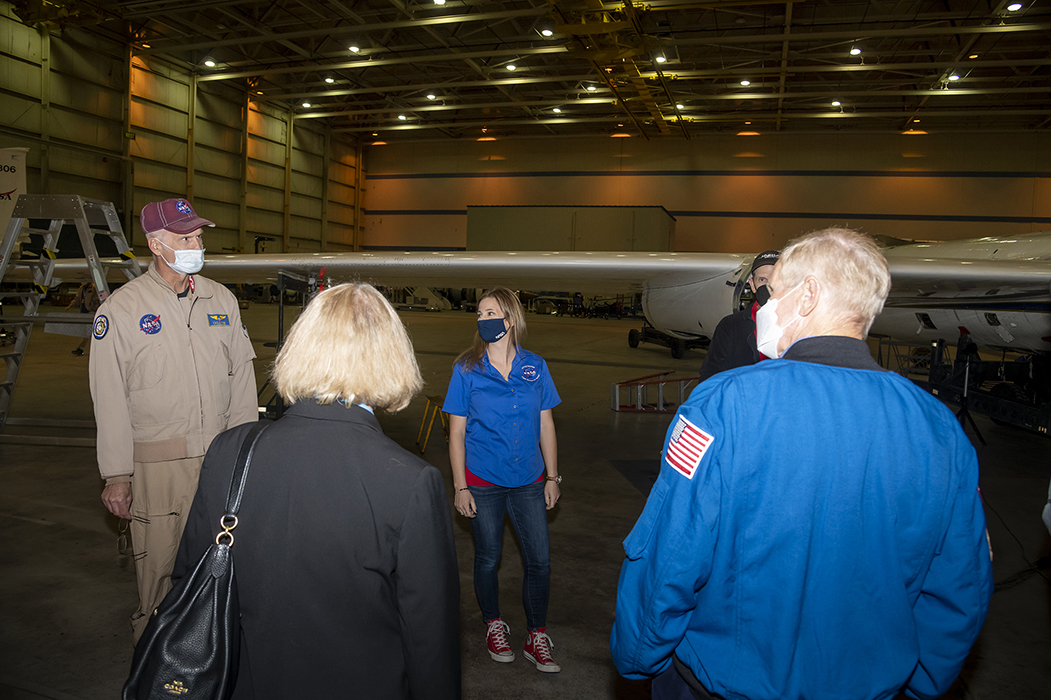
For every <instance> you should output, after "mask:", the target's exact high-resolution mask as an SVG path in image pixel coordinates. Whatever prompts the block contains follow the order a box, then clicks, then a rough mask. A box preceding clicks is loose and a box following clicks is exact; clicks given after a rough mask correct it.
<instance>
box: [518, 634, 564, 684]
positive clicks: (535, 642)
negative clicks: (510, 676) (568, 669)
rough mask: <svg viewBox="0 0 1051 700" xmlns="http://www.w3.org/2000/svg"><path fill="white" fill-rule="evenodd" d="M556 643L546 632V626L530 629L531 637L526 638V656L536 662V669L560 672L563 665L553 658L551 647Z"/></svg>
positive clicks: (543, 671)
mask: <svg viewBox="0 0 1051 700" xmlns="http://www.w3.org/2000/svg"><path fill="white" fill-rule="evenodd" d="M554 648H555V643H554V642H552V641H551V637H548V636H547V634H546V633H545V632H544V628H543V627H541V628H540V629H535V630H529V639H527V640H526V645H525V656H526V658H527V659H529V660H530V661H532V662H533V663H534V664H536V670H537V671H540V672H541V673H558V672H559V671H561V670H562V667H561V666H559V665H558V664H556V663H555V660H554V659H552V658H551V649H554Z"/></svg>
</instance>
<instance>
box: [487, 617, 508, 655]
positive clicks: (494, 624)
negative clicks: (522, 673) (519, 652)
mask: <svg viewBox="0 0 1051 700" xmlns="http://www.w3.org/2000/svg"><path fill="white" fill-rule="evenodd" d="M486 625H488V629H487V630H486V632H485V643H486V646H488V647H489V656H491V657H493V661H497V662H499V663H502V664H509V663H511V662H512V661H514V660H515V653H514V652H513V651H511V645H510V644H508V642H507V634H508V632H510V631H511V628H509V627H508V626H507V623H506V622H504V621H503V620H501V619H500V618H496V619H495V620H490V621H489V622H487V623H486Z"/></svg>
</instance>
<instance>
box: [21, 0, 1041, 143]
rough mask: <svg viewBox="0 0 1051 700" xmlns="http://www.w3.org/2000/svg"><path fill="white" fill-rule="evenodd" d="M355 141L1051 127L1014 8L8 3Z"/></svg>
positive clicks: (1028, 30) (383, 0) (727, 3)
mask: <svg viewBox="0 0 1051 700" xmlns="http://www.w3.org/2000/svg"><path fill="white" fill-rule="evenodd" d="M14 5H15V8H16V13H17V14H18V15H19V16H20V17H21V18H22V19H23V21H25V22H27V23H30V24H33V23H42V22H47V23H50V24H52V25H58V26H65V25H79V26H88V27H90V28H92V30H93V31H99V32H104V33H107V34H110V35H119V36H120V37H122V38H123V39H125V40H126V41H128V42H129V43H130V44H131V46H132V53H133V56H142V57H147V56H148V57H153V58H160V59H163V60H165V61H169V62H171V63H173V64H176V65H179V66H182V67H184V68H186V69H188V70H190V71H193V72H196V73H197V75H198V81H199V82H210V81H224V82H227V83H229V84H232V85H236V86H238V87H239V88H240V89H245V90H248V91H250V94H251V97H252V99H254V100H257V101H266V102H271V103H274V104H277V105H280V106H282V107H283V108H286V109H290V110H294V112H295V115H296V119H297V120H299V119H318V120H324V121H325V122H327V123H328V125H329V126H331V128H332V129H333V131H335V132H342V133H347V134H348V135H351V136H357V137H360V138H361V139H362V140H363V141H365V142H369V141H373V140H378V139H383V140H385V141H388V142H392V141H398V140H421V139H436V138H438V139H441V138H461V139H463V138H471V139H476V138H500V137H508V136H517V137H564V136H575V135H601V134H608V135H611V136H612V135H615V134H616V135H626V136H632V137H636V138H638V137H642V138H646V139H655V138H661V137H676V138H691V137H695V136H698V135H701V134H704V133H706V132H723V133H738V132H759V133H764V134H767V133H777V132H784V133H801V132H808V133H822V132H832V131H847V132H881V133H892V132H903V131H910V130H912V131H914V132H919V131H927V132H935V131H938V132H945V131H958V132H963V131H974V130H993V131H1029V130H1043V129H1047V128H1049V126H1051V50H1049V47H1051V7H1049V4H1048V3H1046V2H1038V1H1037V0H1027V1H1025V2H1010V1H1007V0H1005V1H1000V0H991V1H990V0H962V1H956V0H943V1H940V2H934V1H920V2H896V1H886V2H881V1H879V0H869V1H863V0H801V1H799V2H775V1H773V0H769V1H765V2H764V1H760V2H738V1H736V0H714V1H712V2H685V1H683V0H649V1H648V2H644V3H639V2H631V1H623V2H602V1H601V0H580V1H570V0H547V1H545V0H519V1H511V2H482V1H478V0H446V1H445V2H443V3H441V4H439V3H437V2H434V0H418V1H414V0H365V1H359V2H353V1H351V0H265V1H258V0H120V1H112V0H95V1H90V0H79V1H78V0H70V1H66V2H63V1H61V0H56V1H50V0H49V1H43V0H22V1H19V2H15V3H14Z"/></svg>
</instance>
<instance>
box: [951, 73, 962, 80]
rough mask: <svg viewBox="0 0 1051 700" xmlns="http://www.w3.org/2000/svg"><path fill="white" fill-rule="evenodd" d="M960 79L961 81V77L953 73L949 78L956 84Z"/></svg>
mask: <svg viewBox="0 0 1051 700" xmlns="http://www.w3.org/2000/svg"><path fill="white" fill-rule="evenodd" d="M959 79H960V76H958V75H956V74H955V73H953V74H952V75H950V76H949V80H951V81H953V82H956V81H957V80H959Z"/></svg>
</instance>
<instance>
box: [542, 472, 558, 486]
mask: <svg viewBox="0 0 1051 700" xmlns="http://www.w3.org/2000/svg"><path fill="white" fill-rule="evenodd" d="M544 478H545V479H547V480H548V481H553V482H555V483H556V484H561V483H562V475H561V474H556V475H555V476H548V475H547V474H545V475H544Z"/></svg>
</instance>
